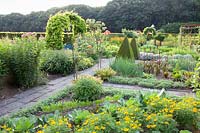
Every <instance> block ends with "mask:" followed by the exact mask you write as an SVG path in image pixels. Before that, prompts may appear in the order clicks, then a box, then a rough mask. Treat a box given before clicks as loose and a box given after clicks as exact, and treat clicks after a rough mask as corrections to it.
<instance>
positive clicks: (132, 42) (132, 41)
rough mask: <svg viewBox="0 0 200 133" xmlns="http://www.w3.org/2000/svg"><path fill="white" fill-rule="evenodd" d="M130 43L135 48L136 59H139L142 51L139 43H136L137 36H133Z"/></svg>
mask: <svg viewBox="0 0 200 133" xmlns="http://www.w3.org/2000/svg"><path fill="white" fill-rule="evenodd" d="M130 45H131V47H132V49H133V54H134V58H135V59H136V60H138V59H139V56H140V52H139V49H138V46H137V44H136V40H135V38H133V39H132V40H131V43H130Z"/></svg>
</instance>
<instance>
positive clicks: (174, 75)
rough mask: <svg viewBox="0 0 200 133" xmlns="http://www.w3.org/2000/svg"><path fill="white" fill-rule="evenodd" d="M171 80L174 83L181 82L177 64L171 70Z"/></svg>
mask: <svg viewBox="0 0 200 133" xmlns="http://www.w3.org/2000/svg"><path fill="white" fill-rule="evenodd" d="M172 78H173V80H175V81H182V78H183V77H182V73H181V70H180V67H179V64H176V67H175V68H174V69H173V72H172Z"/></svg>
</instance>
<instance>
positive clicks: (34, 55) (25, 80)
mask: <svg viewBox="0 0 200 133" xmlns="http://www.w3.org/2000/svg"><path fill="white" fill-rule="evenodd" d="M40 51H41V44H40V43H39V42H38V41H37V40H36V39H30V38H29V39H27V38H23V39H18V40H15V44H13V45H12V47H11V48H10V49H9V50H8V52H7V53H6V54H8V55H9V56H8V58H7V66H8V68H9V71H10V73H11V74H12V75H13V77H14V80H15V82H16V83H17V84H18V85H19V86H22V87H31V86H33V85H35V84H36V83H37V81H38V77H39V55H40Z"/></svg>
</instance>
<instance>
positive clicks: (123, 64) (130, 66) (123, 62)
mask: <svg viewBox="0 0 200 133" xmlns="http://www.w3.org/2000/svg"><path fill="white" fill-rule="evenodd" d="M111 68H112V69H113V70H115V71H116V72H117V73H118V74H119V75H122V76H130V77H141V76H143V67H142V66H141V65H139V64H136V63H134V62H133V61H132V60H130V59H124V58H117V59H116V60H115V61H114V62H113V63H112V64H111Z"/></svg>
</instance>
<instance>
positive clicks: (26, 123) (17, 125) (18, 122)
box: [9, 116, 37, 133]
mask: <svg viewBox="0 0 200 133" xmlns="http://www.w3.org/2000/svg"><path fill="white" fill-rule="evenodd" d="M36 120H37V119H36V117H34V116H32V117H31V118H27V117H20V118H15V119H12V120H10V121H9V123H10V124H11V127H12V129H14V132H21V133H23V132H28V131H30V129H32V128H33V127H34V124H35V123H36Z"/></svg>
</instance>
